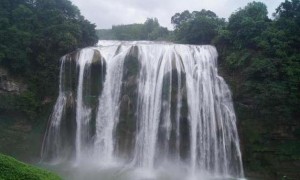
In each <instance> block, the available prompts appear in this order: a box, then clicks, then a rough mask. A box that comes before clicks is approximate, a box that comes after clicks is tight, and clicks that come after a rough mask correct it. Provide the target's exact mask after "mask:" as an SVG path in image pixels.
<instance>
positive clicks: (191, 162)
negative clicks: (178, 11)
mask: <svg viewBox="0 0 300 180" xmlns="http://www.w3.org/2000/svg"><path fill="white" fill-rule="evenodd" d="M216 61H217V52H216V49H215V48H214V47H212V46H192V45H179V44H169V43H154V42H143V41H140V42H120V41H100V42H99V44H98V46H97V47H90V48H85V49H82V50H80V51H78V52H74V53H71V54H68V55H65V56H64V57H63V58H62V59H61V68H60V88H59V96H58V99H57V102H56V104H55V106H54V109H53V113H52V115H51V117H50V121H49V127H48V129H47V131H46V134H45V138H44V143H43V148H42V160H43V161H44V162H54V163H66V162H69V164H72V165H73V167H93V168H90V169H94V170H95V171H97V172H98V171H99V169H103V168H104V167H105V168H106V169H107V168H108V167H114V168H111V169H115V167H119V168H117V169H119V170H118V173H119V174H122V175H120V176H122V177H121V178H120V179H145V178H146V179H188V178H194V179H214V178H221V179H225V178H243V176H244V175H243V167H242V160H241V152H240V147H239V138H238V133H237V128H236V117H235V113H234V109H233V105H232V100H231V93H230V90H229V88H228V86H227V85H226V83H225V81H224V80H223V78H221V77H220V76H218V74H217V62H216ZM140 171H142V173H141V172H140ZM125 172H126V173H125ZM145 172H148V175H149V174H151V176H146V175H145V174H147V173H145ZM179 172H180V173H179ZM114 173H115V172H114ZM114 173H111V175H109V174H110V173H108V174H107V173H104V174H105V175H104V174H103V173H102V174H101V173H100V174H97V175H95V176H93V177H92V178H91V179H103V180H106V179H111V178H112V177H115V175H113V174H114ZM141 174H142V175H141ZM145 176H146V177H145ZM78 177H80V176H77V175H76V176H73V177H72V178H78ZM81 178H85V179H86V178H87V177H83V176H82V177H81ZM115 179H116V178H115Z"/></svg>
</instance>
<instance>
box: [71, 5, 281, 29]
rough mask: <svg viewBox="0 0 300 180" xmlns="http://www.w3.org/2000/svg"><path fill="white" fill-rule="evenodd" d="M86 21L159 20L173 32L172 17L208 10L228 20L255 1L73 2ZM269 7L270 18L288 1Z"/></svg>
mask: <svg viewBox="0 0 300 180" xmlns="http://www.w3.org/2000/svg"><path fill="white" fill-rule="evenodd" d="M71 1H72V2H73V4H75V5H76V6H77V7H78V8H79V9H80V11H81V14H82V15H83V16H85V18H86V19H88V20H89V21H91V22H92V23H95V24H96V25H97V28H98V29H109V28H111V26H112V25H119V24H132V23H144V22H145V20H146V19H147V17H149V18H154V17H156V18H157V19H158V21H159V23H160V24H161V26H164V27H168V29H172V27H173V26H172V24H171V17H172V16H173V15H174V14H175V13H177V12H182V11H184V10H189V11H190V12H192V11H200V10H201V9H207V10H211V11H213V12H215V13H216V14H217V15H218V16H219V17H224V18H228V17H229V16H230V14H231V13H232V12H234V11H235V10H237V9H238V8H240V7H244V6H245V5H247V3H249V2H252V1H253V0H71ZM260 1H261V2H263V3H265V4H266V5H267V7H268V11H269V16H271V14H272V13H273V12H274V11H275V9H276V8H277V7H278V6H279V4H280V3H281V2H283V1H284V0H260Z"/></svg>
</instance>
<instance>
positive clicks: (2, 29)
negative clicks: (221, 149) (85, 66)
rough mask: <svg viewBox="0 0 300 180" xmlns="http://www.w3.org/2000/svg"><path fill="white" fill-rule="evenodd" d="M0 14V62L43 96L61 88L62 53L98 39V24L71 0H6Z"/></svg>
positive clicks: (93, 42) (37, 93)
mask: <svg viewBox="0 0 300 180" xmlns="http://www.w3.org/2000/svg"><path fill="white" fill-rule="evenodd" d="M0 14H1V18H0V65H2V66H6V67H7V68H8V69H9V70H10V72H12V73H13V74H14V75H19V76H23V77H25V78H26V79H27V80H28V81H29V82H33V83H32V84H34V85H35V86H38V87H31V90H32V91H35V92H33V93H35V94H36V95H39V96H40V97H43V96H45V95H52V94H53V92H54V91H55V90H56V89H57V87H56V86H57V85H56V84H57V83H56V82H57V74H58V66H57V64H58V59H59V58H60V56H62V55H63V54H65V53H67V52H70V51H73V50H75V49H77V48H81V47H85V46H89V45H94V44H95V43H96V42H97V36H96V33H95V25H94V24H91V23H90V22H88V21H87V20H85V19H84V17H83V16H81V14H80V11H79V10H78V8H77V7H76V6H74V5H72V3H71V2H70V1H69V0H35V1H17V0H13V1H10V0H9V1H8V0H3V1H1V3H0ZM40 87H43V88H40ZM45 89H47V90H48V91H44V90H45Z"/></svg>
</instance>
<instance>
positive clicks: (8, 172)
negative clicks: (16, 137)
mask: <svg viewBox="0 0 300 180" xmlns="http://www.w3.org/2000/svg"><path fill="white" fill-rule="evenodd" d="M0 172H1V173H0V179H5V180H15V179H20V180H26V179H32V180H46V179H48V180H59V179H61V178H60V177H59V176H57V175H55V174H54V173H51V172H48V171H46V170H43V169H40V168H36V167H34V166H31V165H27V164H24V163H22V162H19V161H17V160H16V159H14V158H11V157H8V156H5V155H2V154H0Z"/></svg>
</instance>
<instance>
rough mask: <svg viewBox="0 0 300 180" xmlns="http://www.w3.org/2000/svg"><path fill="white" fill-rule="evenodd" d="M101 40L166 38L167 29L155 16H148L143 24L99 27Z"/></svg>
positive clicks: (98, 33)
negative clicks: (107, 27)
mask: <svg viewBox="0 0 300 180" xmlns="http://www.w3.org/2000/svg"><path fill="white" fill-rule="evenodd" d="M97 35H98V37H99V39H101V40H168V39H169V31H168V29H167V28H164V27H161V26H160V25H159V23H158V20H157V19H156V18H153V19H152V18H148V19H147V20H146V21H145V23H144V24H128V25H117V26H113V27H112V29H99V30H97Z"/></svg>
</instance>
